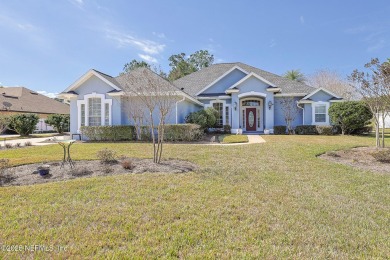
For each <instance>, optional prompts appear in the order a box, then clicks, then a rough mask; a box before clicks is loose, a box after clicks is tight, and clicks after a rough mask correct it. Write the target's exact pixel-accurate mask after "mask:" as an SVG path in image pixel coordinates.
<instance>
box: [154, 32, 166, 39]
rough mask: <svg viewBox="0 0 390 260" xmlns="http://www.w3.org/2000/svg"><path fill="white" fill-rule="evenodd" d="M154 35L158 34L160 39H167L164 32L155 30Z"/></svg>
mask: <svg viewBox="0 0 390 260" xmlns="http://www.w3.org/2000/svg"><path fill="white" fill-rule="evenodd" d="M153 35H154V36H157V37H158V38H160V39H165V38H166V36H165V34H164V33H157V32H153Z"/></svg>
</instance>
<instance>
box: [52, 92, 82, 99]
mask: <svg viewBox="0 0 390 260" xmlns="http://www.w3.org/2000/svg"><path fill="white" fill-rule="evenodd" d="M77 96H78V95H77V94H75V93H66V92H62V93H60V94H58V95H57V97H58V98H63V99H71V98H76V97H77Z"/></svg>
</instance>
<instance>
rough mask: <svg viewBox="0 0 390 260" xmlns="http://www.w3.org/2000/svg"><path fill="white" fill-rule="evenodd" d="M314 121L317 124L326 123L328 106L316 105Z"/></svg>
mask: <svg viewBox="0 0 390 260" xmlns="http://www.w3.org/2000/svg"><path fill="white" fill-rule="evenodd" d="M314 121H315V123H325V122H326V105H316V106H315V107H314Z"/></svg>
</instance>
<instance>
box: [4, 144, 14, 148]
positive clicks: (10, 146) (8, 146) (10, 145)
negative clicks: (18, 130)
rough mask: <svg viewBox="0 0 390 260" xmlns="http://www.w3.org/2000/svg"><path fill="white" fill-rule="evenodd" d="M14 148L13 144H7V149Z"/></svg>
mask: <svg viewBox="0 0 390 260" xmlns="http://www.w3.org/2000/svg"><path fill="white" fill-rule="evenodd" d="M12 147H14V146H13V145H12V144H5V148H7V149H11V148H12Z"/></svg>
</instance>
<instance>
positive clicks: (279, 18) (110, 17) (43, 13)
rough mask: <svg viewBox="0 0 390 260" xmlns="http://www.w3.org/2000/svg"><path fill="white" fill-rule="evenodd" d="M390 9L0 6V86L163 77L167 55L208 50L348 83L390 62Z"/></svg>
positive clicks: (306, 4)
mask: <svg viewBox="0 0 390 260" xmlns="http://www.w3.org/2000/svg"><path fill="white" fill-rule="evenodd" d="M389 13H390V1H384V0H383V1H374V0H373V1H359V0H345V1H340V0H338V1H335V0H331V1H329V0H328V1H309V0H307V1H300V0H294V1H291V0H285V1H254V0H252V1H249V0H248V1H245V0H240V1H227V0H225V1H216V0H215V1H211V0H196V1H183V0H181V1H180V0H176V1H174V0H171V1H161V0H156V1H146V0H145V1H128V0H118V1H116V0H105V1H104V0H101V1H98V0H55V1H53V0H23V1H21V0H13V1H1V2H0V35H1V37H0V39H1V40H0V84H1V85H4V86H25V87H28V88H30V89H32V90H35V91H43V93H59V92H61V91H63V90H64V89H65V88H67V87H68V86H69V85H71V84H72V83H73V82H74V81H76V80H77V79H78V78H79V77H80V76H82V75H83V74H84V73H85V72H87V71H88V70H89V69H91V68H94V69H97V70H99V71H102V72H104V73H107V74H109V75H112V76H117V75H118V74H119V72H121V71H122V69H123V65H124V64H125V63H126V62H128V61H131V60H132V59H138V60H141V59H142V60H145V61H147V62H150V63H156V64H160V65H161V67H162V68H163V70H165V71H168V70H169V66H168V61H167V60H168V58H169V56H170V55H172V54H176V53H180V52H185V53H187V54H191V53H193V52H195V51H196V50H200V49H207V50H209V51H210V52H211V53H212V54H214V56H215V62H217V63H221V62H236V61H240V62H244V63H247V64H249V65H252V66H255V67H258V68H261V69H264V70H267V71H270V72H273V73H276V74H283V73H284V72H285V71H286V70H290V69H300V70H301V71H302V72H303V73H305V74H306V75H310V74H312V73H314V72H315V71H317V70H320V69H325V68H327V69H331V70H335V71H338V72H339V73H340V74H342V75H347V74H350V73H351V72H352V70H353V69H355V68H359V69H362V68H363V65H364V63H366V62H368V61H369V60H370V58H371V57H378V58H379V59H380V60H382V61H384V60H385V59H387V58H390V55H389V53H390V45H389V43H390V33H389V28H390V18H389Z"/></svg>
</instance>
